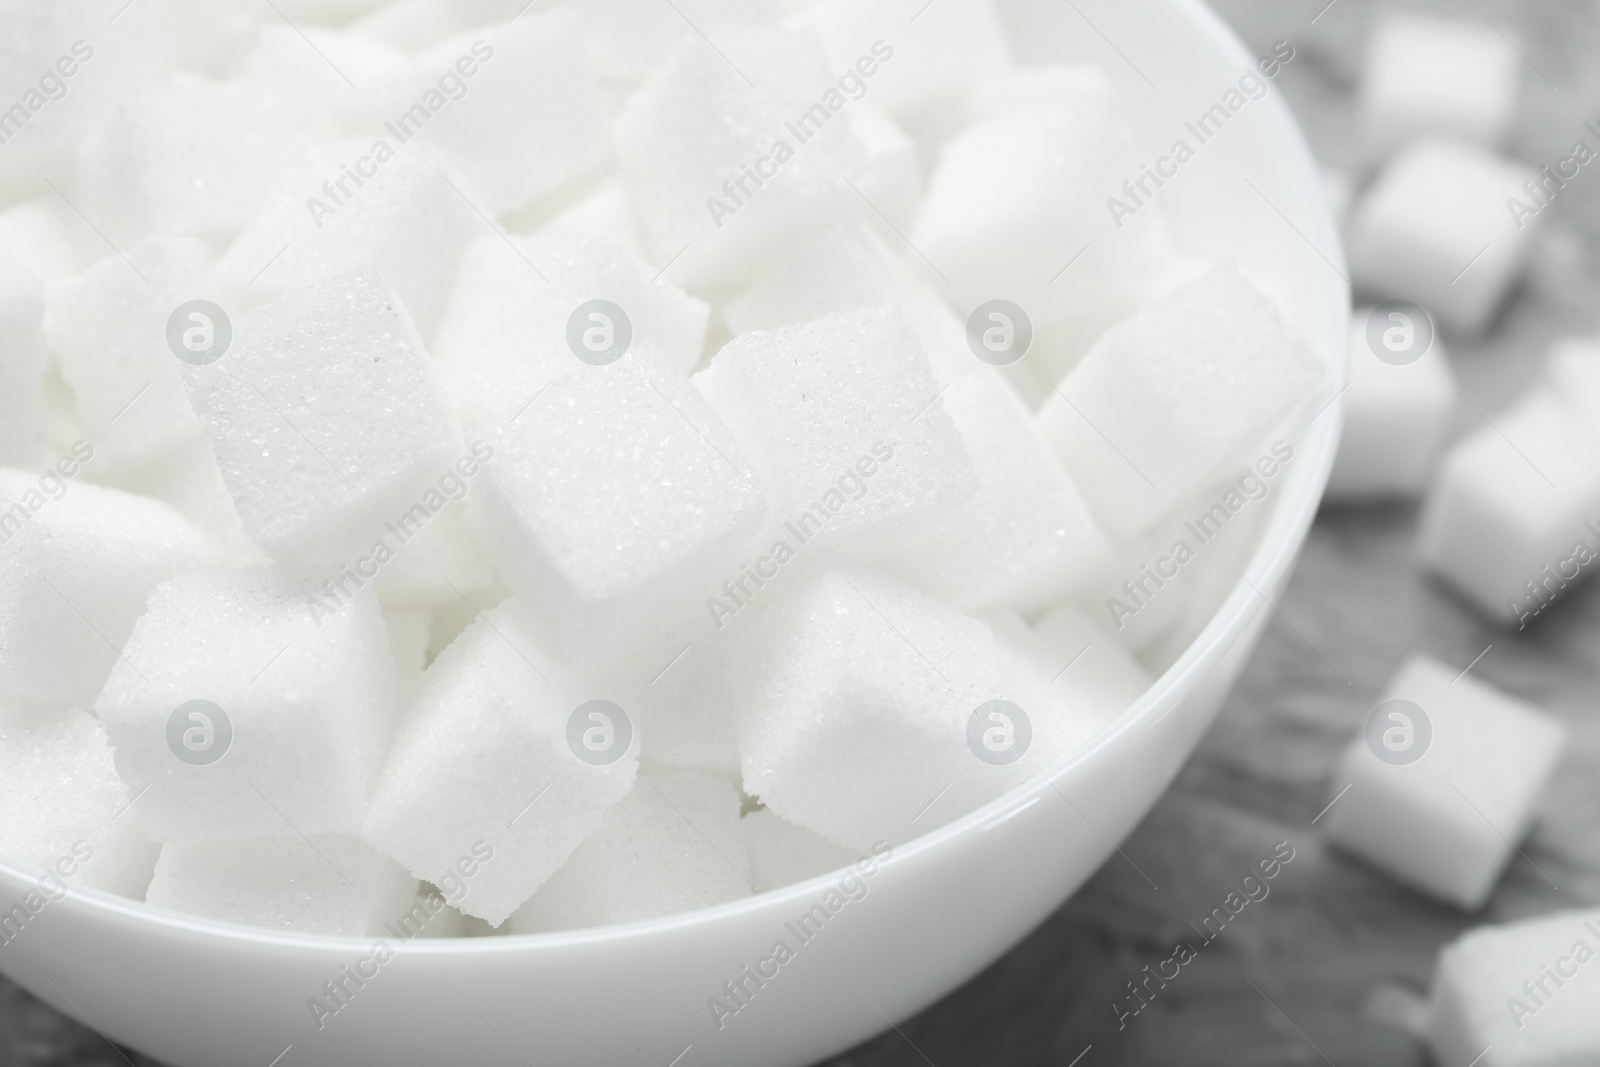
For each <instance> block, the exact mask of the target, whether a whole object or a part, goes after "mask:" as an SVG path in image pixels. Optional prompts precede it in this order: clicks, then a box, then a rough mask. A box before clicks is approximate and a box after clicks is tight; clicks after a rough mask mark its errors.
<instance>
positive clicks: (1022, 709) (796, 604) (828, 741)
mask: <svg viewBox="0 0 1600 1067" xmlns="http://www.w3.org/2000/svg"><path fill="white" fill-rule="evenodd" d="M741 637H742V638H743V640H744V641H745V642H746V644H745V645H744V651H743V653H742V654H741V655H739V656H737V657H733V662H734V667H735V670H736V672H737V674H736V678H735V679H734V683H733V684H734V706H735V707H736V708H737V709H738V715H739V750H740V754H741V757H742V762H743V767H744V789H745V791H746V792H747V793H749V794H751V795H753V796H755V797H758V798H759V799H760V800H761V801H762V802H763V803H764V804H765V805H766V806H767V807H768V808H770V809H771V810H772V811H774V812H775V813H777V814H778V815H779V816H781V817H783V818H784V819H787V820H788V821H790V822H793V823H795V824H796V825H799V826H803V827H805V828H806V829H808V830H811V831H813V832H815V833H818V834H821V835H822V836H824V837H826V838H828V839H829V840H831V841H833V842H835V843H836V844H839V845H843V846H846V847H848V848H851V849H854V850H857V851H859V852H862V853H865V852H868V851H871V850H872V848H873V846H874V845H875V844H877V843H881V842H888V843H890V844H895V843H898V842H902V841H906V840H909V839H911V838H913V837H915V836H917V835H918V834H921V833H924V832H926V831H928V830H932V829H934V828H935V827H937V826H939V825H941V824H943V823H946V822H949V821H950V820H952V819H954V818H957V817H958V816H960V815H963V814H966V813H967V812H969V811H971V810H973V809H974V808H977V807H978V806H979V805H981V804H983V803H986V802H987V801H990V800H993V799H994V798H995V797H998V796H1000V795H1001V794H1002V793H1004V792H1005V791H1006V790H1007V789H1009V788H1011V787H1012V786H1014V785H1016V784H1017V783H1019V782H1021V781H1022V780H1023V778H1024V777H1025V776H1026V775H1028V774H1032V773H1036V772H1037V771H1039V770H1042V769H1043V768H1045V767H1048V766H1050V765H1051V764H1052V763H1054V762H1055V761H1056V760H1058V759H1060V758H1061V757H1063V756H1065V755H1066V754H1067V753H1068V752H1070V751H1071V750H1072V749H1073V748H1074V747H1075V746H1076V745H1077V744H1079V743H1080V742H1081V741H1083V740H1084V739H1086V738H1087V737H1088V736H1089V735H1090V734H1091V733H1092V732H1093V731H1094V729H1096V728H1098V723H1096V722H1095V721H1094V719H1093V717H1092V715H1090V714H1088V713H1087V709H1085V708H1083V707H1082V706H1077V705H1070V704H1068V703H1067V702H1066V700H1064V699H1063V698H1061V697H1058V696H1057V695H1053V694H1052V693H1051V692H1049V691H1048V690H1047V689H1046V688H1045V687H1044V686H1043V685H1042V684H1041V683H1040V682H1039V681H1038V680H1037V679H1036V676H1035V672H1034V671H1033V670H1032V669H1031V668H1029V667H1028V666H1027V665H1026V664H1025V663H1023V662H1022V661H1021V660H1020V658H1018V657H1017V656H1016V655H1015V654H1013V653H1011V652H1010V651H1009V650H1008V649H1006V648H1004V647H1003V646H1002V645H1001V644H1000V643H999V642H998V641H996V639H995V637H994V635H993V633H992V631H991V630H990V628H989V627H988V626H986V625H985V624H984V623H982V622H979V621H977V620H976V619H971V618H968V617H967V616H964V615H961V614H960V613H958V612H956V611H954V610H953V609H951V608H949V607H947V606H946V605H944V604H941V603H939V602H938V601H936V600H934V599H932V598H931V597H928V596H927V595H926V594H923V593H919V592H917V591H916V590H913V589H911V588H910V587H909V586H905V585H902V584H901V583H899V582H897V581H895V580H893V579H891V578H888V577H886V576H884V575H881V574H879V573H876V572H874V571H871V570H869V569H867V568H865V567H860V566H857V565H854V564H845V563H842V562H840V561H838V560H836V559H827V560H821V561H819V562H818V563H817V564H816V565H815V568H814V569H813V570H812V571H811V572H810V574H809V575H808V576H807V578H806V580H804V581H803V583H802V584H801V586H800V587H799V588H798V589H796V590H794V591H793V592H791V593H790V594H788V595H787V596H786V597H785V598H784V599H782V600H781V601H778V602H776V603H774V604H772V605H771V606H770V607H768V608H767V610H766V611H765V612H764V613H763V614H762V615H761V616H760V617H759V618H757V619H756V620H755V622H754V625H753V626H751V627H750V628H749V630H748V632H747V633H746V634H743V635H741Z"/></svg>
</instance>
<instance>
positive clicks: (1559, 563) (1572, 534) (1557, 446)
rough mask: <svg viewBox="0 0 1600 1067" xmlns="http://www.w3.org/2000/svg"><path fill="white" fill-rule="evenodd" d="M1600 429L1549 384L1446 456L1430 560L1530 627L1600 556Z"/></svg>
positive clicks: (1429, 531)
mask: <svg viewBox="0 0 1600 1067" xmlns="http://www.w3.org/2000/svg"><path fill="white" fill-rule="evenodd" d="M1597 515H1600V435H1597V432H1596V429H1595V427H1594V426H1593V425H1592V424H1590V423H1589V422H1587V421H1585V420H1584V419H1583V418H1582V417H1581V416H1579V415H1576V414H1573V413H1572V412H1571V411H1570V410H1569V409H1568V408H1567V407H1565V406H1564V405H1562V404H1561V402H1560V401H1558V400H1557V399H1556V398H1555V397H1553V396H1551V395H1550V394H1549V393H1548V392H1547V391H1546V390H1544V389H1536V390H1534V391H1533V392H1532V393H1530V394H1528V395H1527V396H1525V397H1524V398H1523V399H1522V400H1520V401H1519V402H1518V403H1517V404H1516V405H1515V406H1514V407H1512V409H1511V410H1510V411H1507V412H1502V413H1497V414H1496V415H1494V416H1493V422H1492V424H1487V425H1484V426H1481V427H1479V428H1478V429H1477V430H1476V431H1474V432H1473V433H1472V434H1470V435H1468V436H1467V437H1466V438H1465V439H1464V440H1462V441H1460V442H1459V443H1457V444H1456V445H1455V446H1454V447H1452V448H1451V449H1450V451H1449V452H1448V453H1447V454H1446V455H1445V458H1444V461H1443V463H1442V464H1441V466H1440V469H1439V474H1438V476H1437V477H1436V478H1435V479H1434V483H1433V487H1432V489H1430V490H1429V493H1428V497H1427V501H1426V505H1425V507H1424V509H1423V514H1422V523H1421V530H1420V532H1419V534H1418V541H1419V549H1418V550H1419V553H1420V555H1421V557H1422V559H1423V560H1424V561H1425V562H1426V563H1427V564H1428V565H1429V566H1430V567H1432V568H1433V570H1434V571H1435V572H1436V573H1437V574H1439V575H1440V576H1441V577H1443V578H1444V579H1446V580H1447V581H1448V582H1449V583H1450V584H1451V586H1453V587H1454V588H1455V589H1457V590H1459V591H1460V592H1461V593H1463V594H1465V595H1466V596H1467V597H1468V598H1469V599H1470V600H1471V601H1472V602H1473V603H1474V604H1476V605H1477V606H1478V607H1479V608H1481V609H1482V610H1483V611H1484V612H1485V613H1487V614H1488V615H1489V616H1490V617H1491V618H1498V619H1500V620H1501V621H1502V622H1504V623H1505V624H1506V625H1515V626H1516V627H1517V628H1518V629H1522V628H1525V627H1526V626H1527V624H1528V623H1529V622H1531V621H1532V620H1533V619H1535V618H1537V617H1538V616H1539V614H1541V613H1542V612H1543V610H1544V608H1545V606H1546V605H1547V604H1549V603H1550V602H1551V601H1553V600H1554V599H1555V598H1556V597H1557V596H1558V595H1559V594H1560V593H1561V592H1562V591H1563V590H1564V589H1566V587H1567V586H1568V585H1570V584H1571V583H1572V581H1573V580H1574V579H1577V578H1578V577H1579V576H1580V575H1581V574H1582V573H1583V570H1584V565H1585V564H1586V563H1588V562H1589V561H1590V560H1592V559H1594V558H1595V555H1596V551H1597V549H1600V534H1596V533H1595V530H1594V525H1593V524H1594V522H1595V520H1596V516H1597Z"/></svg>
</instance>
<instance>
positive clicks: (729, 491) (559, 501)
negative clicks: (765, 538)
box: [467, 350, 766, 657]
mask: <svg viewBox="0 0 1600 1067" xmlns="http://www.w3.org/2000/svg"><path fill="white" fill-rule="evenodd" d="M657 363H658V360H656V359H653V358H652V357H651V354H650V352H649V351H648V350H646V351H643V352H638V353H633V354H630V355H628V356H627V357H625V358H624V359H622V360H620V361H618V362H616V363H613V364H611V365H610V366H608V367H605V368H601V370H602V371H603V373H586V374H581V375H574V376H571V377H567V378H562V379H559V380H557V381H556V382H554V383H553V384H551V385H550V386H549V388H547V389H545V390H544V391H543V392H541V393H540V394H538V395H537V396H536V397H535V398H534V399H533V400H532V401H530V402H529V403H528V404H526V405H524V409H523V410H522V411H521V412H517V413H511V414H508V415H506V416H505V417H504V418H502V419H501V420H499V421H497V422H495V423H492V424H490V425H488V426H486V427H485V428H484V439H485V440H486V441H487V442H488V443H489V444H490V445H492V446H493V448H494V452H495V457H494V462H493V463H491V464H489V465H487V466H486V468H485V469H484V472H483V474H482V475H481V476H480V479H479V480H480V481H481V482H482V486H481V488H479V489H477V490H475V491H474V493H473V495H472V496H470V497H468V503H467V519H468V523H469V525H470V526H471V528H472V530H473V532H474V533H475V534H476V535H477V538H478V541H479V543H480V544H482V545H483V547H484V550H485V551H486V552H488V554H489V558H490V559H491V560H493V561H494V562H495V564H496V566H497V567H498V568H499V570H500V573H501V575H502V576H504V578H505V580H506V583H507V585H509V586H510V588H511V590H512V591H513V592H514V593H516V594H517V595H518V596H520V597H522V598H523V599H524V600H525V601H527V602H528V604H529V605H530V606H531V607H534V608H535V610H537V611H539V612H540V613H541V614H542V615H543V616H544V617H545V618H546V619H547V620H548V621H550V622H551V623H552V624H556V625H558V626H559V627H560V628H561V629H562V630H563V631H564V637H565V639H566V641H567V642H568V644H569V645H570V647H571V648H572V650H574V651H576V652H578V653H579V654H580V655H583V656H586V657H588V656H593V655H597V654H601V653H604V654H607V655H615V654H618V653H620V652H623V651H625V650H626V646H628V645H629V644H631V643H632V642H634V641H636V640H637V639H639V638H641V637H644V636H646V635H649V634H650V633H651V632H652V630H653V629H654V628H655V627H657V626H659V625H660V624H661V623H663V622H666V621H668V620H669V619H670V618H671V617H672V616H674V615H676V614H680V613H686V612H688V611H691V610H697V609H698V604H699V602H700V600H701V599H702V598H703V597H704V592H703V590H704V589H705V588H706V587H708V586H715V585H716V583H717V582H718V581H720V580H721V579H722V577H723V572H724V571H725V570H726V568H727V567H728V565H729V564H730V562H731V561H732V560H736V559H738V558H739V553H741V552H743V551H744V549H745V547H746V546H747V545H748V544H749V542H750V540H751V538H753V537H754V536H755V534H756V533H757V532H759V530H760V527H761V523H762V521H763V519H764V517H765V514H766V498H765V495H764V494H763V492H762V489H761V484H760V483H759V482H758V481H757V480H756V478H755V476H754V475H753V474H752V472H751V467H750V464H749V462H748V461H746V460H745V459H744V458H743V456H742V454H741V453H740V450H739V446H738V445H737V444H736V443H735V442H734V438H733V436H732V435H731V434H730V433H729V432H728V430H727V428H726V427H724V426H723V425H722V424H721V423H720V422H719V420H718V419H717V417H716V415H715V414H714V413H713V412H712V410H711V408H710V407H709V406H707V404H706V403H705V401H703V400H702V399H701V398H700V396H699V394H698V393H696V392H695V390H694V388H693V386H692V385H690V383H689V382H688V381H686V380H685V379H683V378H680V377H677V376H675V375H671V374H669V373H668V372H666V371H664V370H662V369H661V368H660V367H659V366H658V365H657ZM587 369H590V368H586V370H587ZM619 500H626V501H628V506H627V507H626V508H619V507H618V506H617V502H618V501H619ZM602 515H604V516H607V518H606V520H605V530H606V532H605V533H604V535H601V536H597V532H596V531H597V527H596V521H597V517H598V516H602Z"/></svg>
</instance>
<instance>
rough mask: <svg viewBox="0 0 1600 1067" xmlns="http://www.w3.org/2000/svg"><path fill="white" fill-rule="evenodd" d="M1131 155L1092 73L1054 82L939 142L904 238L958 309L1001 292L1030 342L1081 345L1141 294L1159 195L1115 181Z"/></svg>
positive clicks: (1132, 170) (1122, 178)
mask: <svg viewBox="0 0 1600 1067" xmlns="http://www.w3.org/2000/svg"><path fill="white" fill-rule="evenodd" d="M933 14H934V12H933V11H932V10H930V12H929V17H932V16H933ZM1143 159H1144V156H1143V154H1142V150H1141V149H1140V148H1139V145H1138V142H1137V140H1136V139H1135V137H1134V134H1133V132H1132V130H1131V129H1130V128H1129V127H1128V125H1127V123H1126V121H1125V120H1124V119H1123V117H1122V115H1121V113H1120V111H1119V108H1118V105H1117V102H1116V99H1115V97H1114V96H1113V94H1112V92H1111V89H1110V86H1109V84H1107V83H1106V82H1105V80H1104V79H1103V78H1100V79H1095V80H1088V79H1077V80H1075V81H1072V82H1063V83H1061V84H1060V85H1059V86H1058V87H1056V88H1055V89H1054V90H1052V91H1049V92H1041V93H1039V94H1036V95H1032V96H1030V97H1028V98H1026V99H1024V100H1021V101H1019V102H1017V103H1016V104H1015V105H1014V106H1012V107H1009V108H1005V109H1003V110H1000V111H999V112H997V113H996V114H994V115H992V116H990V117H989V118H986V119H984V120H982V121H981V122H979V123H977V124H976V125H974V126H972V127H970V128H968V129H966V130H964V131H963V132H961V133H960V134H958V135H957V136H956V137H954V138H952V139H951V140H950V141H948V142H946V143H945V145H944V146H943V148H941V149H940V151H939V156H938V162H937V163H936V164H935V165H934V167H933V170H932V173H931V175H930V176H929V179H928V190H927V194H926V196H925V197H924V198H923V203H922V211H921V213H920V214H919V215H918V218H917V225H916V228H915V230H913V231H912V232H911V243H912V245H913V247H915V248H917V249H919V250H920V251H921V252H922V254H923V255H925V256H926V257H927V258H928V260H929V261H930V262H931V263H932V264H933V266H934V268H935V269H936V270H938V271H939V273H940V274H942V275H943V276H945V277H946V278H947V279H949V284H948V285H947V286H946V292H947V293H948V294H949V296H950V298H951V302H952V303H953V304H954V305H955V307H956V311H957V312H958V313H959V314H960V316H961V317H962V319H963V320H965V319H966V317H967V316H969V315H971V314H972V313H973V312H974V311H975V310H977V309H978V308H979V307H980V306H981V305H982V304H984V303H985V302H987V301H991V300H994V299H997V298H1003V299H1005V300H1009V301H1011V302H1012V303H1014V304H1017V305H1019V306H1020V307H1022V309H1023V310H1024V311H1025V312H1026V313H1027V314H1028V316H1029V319H1030V320H1031V322H1032V325H1033V330H1034V338H1035V340H1034V344H1035V346H1037V347H1039V348H1040V349H1044V348H1049V347H1059V348H1075V350H1076V351H1082V350H1083V349H1084V348H1087V347H1088V340H1089V339H1092V338H1093V337H1095V336H1097V335H1098V334H1099V333H1100V331H1101V330H1102V329H1104V328H1105V327H1106V326H1109V325H1111V324H1112V323H1114V322H1116V321H1117V320H1118V319H1120V318H1122V317H1124V316H1126V315H1128V314H1131V313H1132V312H1133V311H1135V310H1137V308H1138V307H1139V306H1140V305H1141V304H1142V303H1144V296H1145V293H1144V287H1145V285H1146V282H1147V278H1148V276H1149V275H1150V273H1151V270H1152V266H1153V263H1154V258H1153V248H1154V245H1153V235H1154V233H1155V227H1154V225H1153V223H1154V220H1156V219H1157V217H1158V214H1159V207H1158V206H1156V205H1152V204H1149V203H1148V202H1137V203H1136V202H1134V201H1135V200H1137V199H1138V198H1137V197H1134V198H1133V199H1131V200H1130V195H1131V194H1130V193H1129V192H1127V191H1126V190H1125V189H1124V188H1123V185H1124V183H1126V182H1128V181H1129V180H1130V179H1131V178H1135V177H1137V176H1138V175H1139V174H1140V169H1139V168H1140V164H1141V162H1143ZM1113 198H1114V199H1115V200H1116V202H1117V203H1121V204H1125V205H1126V210H1122V209H1118V210H1116V211H1112V210H1108V206H1107V205H1108V204H1109V203H1111V202H1112V200H1113ZM1069 267H1070V273H1068V268H1069Z"/></svg>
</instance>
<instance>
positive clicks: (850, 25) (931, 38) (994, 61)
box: [799, 0, 1010, 121]
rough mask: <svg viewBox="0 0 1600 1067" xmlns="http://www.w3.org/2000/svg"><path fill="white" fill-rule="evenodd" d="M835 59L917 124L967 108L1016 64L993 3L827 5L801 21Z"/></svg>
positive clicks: (847, 0)
mask: <svg viewBox="0 0 1600 1067" xmlns="http://www.w3.org/2000/svg"><path fill="white" fill-rule="evenodd" d="M799 21H800V23H801V24H803V25H811V26H815V27H816V28H817V29H818V30H819V31H820V32H821V34H822V37H823V40H824V41H825V42H826V43H827V46H828V55H829V57H830V58H831V59H832V60H833V63H834V66H836V67H839V68H840V69H841V70H844V69H851V68H853V69H854V71H855V73H856V74H857V75H858V77H857V78H856V79H855V81H856V83H859V84H860V85H862V86H863V87H864V88H862V89H859V90H856V91H857V92H861V93H863V94H865V95H868V96H870V98H871V99H872V101H873V102H874V103H875V104H876V105H877V106H879V107H882V108H883V109H884V110H886V111H888V112H889V113H890V114H891V115H893V116H894V117H895V118H896V119H900V120H902V121H910V120H917V119H925V118H928V117H929V116H933V115H937V113H938V112H939V111H941V110H945V109H949V108H951V107H954V106H957V105H959V104H961V103H962V102H963V100H964V99H965V97H966V96H967V94H969V93H970V92H971V91H972V90H973V87H974V86H975V84H976V83H978V82H979V81H980V80H981V79H982V78H984V77H985V76H986V75H990V74H993V73H996V72H998V71H1000V70H1003V69H1004V68H1005V67H1006V66H1007V65H1008V64H1009V63H1010V47H1009V44H1008V42H1007V39H1006V31H1005V26H1004V24H1003V23H1002V22H1001V19H1000V14H999V12H998V10H997V9H996V5H995V4H994V3H992V2H991V0H953V2H952V3H948V4H946V3H942V2H941V3H940V4H939V5H938V6H937V7H933V6H928V5H927V4H926V0H887V2H885V3H880V4H861V3H856V2H853V0H819V2H817V3H814V4H811V5H809V6H808V7H807V8H805V9H804V10H803V11H802V12H801V13H800V16H799Z"/></svg>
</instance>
